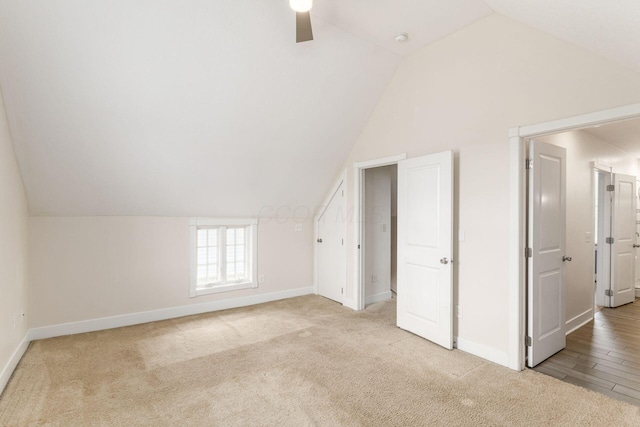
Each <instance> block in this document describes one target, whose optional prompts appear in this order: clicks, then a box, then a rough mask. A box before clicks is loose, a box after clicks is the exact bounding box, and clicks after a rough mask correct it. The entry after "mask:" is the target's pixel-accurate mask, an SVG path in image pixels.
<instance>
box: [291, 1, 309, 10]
mask: <svg viewBox="0 0 640 427" xmlns="http://www.w3.org/2000/svg"><path fill="white" fill-rule="evenodd" d="M289 6H291V9H293V10H295V11H296V12H309V11H310V10H311V7H312V6H313V0H289Z"/></svg>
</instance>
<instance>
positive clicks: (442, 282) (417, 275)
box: [354, 151, 454, 349]
mask: <svg viewBox="0 0 640 427" xmlns="http://www.w3.org/2000/svg"><path fill="white" fill-rule="evenodd" d="M388 165H397V171H398V172H397V249H396V257H397V326H398V327H400V328H402V329H405V330H407V331H409V332H412V333H414V334H416V335H418V336H420V337H423V338H426V339H428V340H429V341H432V342H434V343H436V344H438V345H441V346H442V347H445V348H447V349H451V348H453V265H452V263H453V259H452V254H453V168H454V166H453V152H452V151H446V152H442V153H436V154H431V155H426V156H421V157H415V158H412V159H406V155H404V154H403V155H400V156H395V157H389V158H385V159H378V160H373V161H370V162H363V163H356V164H354V169H355V193H356V194H355V202H356V203H355V218H356V228H355V237H356V243H357V248H356V252H355V261H356V263H355V264H356V265H355V269H354V270H355V281H354V282H355V298H354V299H355V305H356V307H355V309H356V310H362V309H364V308H365V306H366V302H367V301H366V295H367V293H366V289H367V286H366V284H367V282H368V281H369V280H371V278H372V277H367V274H368V271H369V267H367V255H366V254H365V252H366V243H365V240H366V237H367V235H370V234H371V232H370V231H368V230H367V229H368V227H367V224H368V223H369V221H367V220H366V216H365V213H366V196H367V194H368V193H367V190H366V180H367V176H366V173H367V170H369V169H373V168H378V167H382V166H388ZM381 170H382V169H381ZM371 176H375V173H374V174H373V175H371ZM383 181H387V182H388V180H383ZM384 197H385V199H386V196H384ZM388 210H389V208H388V207H386V206H385V211H388ZM373 226H374V227H376V228H377V229H378V230H381V229H382V226H381V224H375V223H374V224H373ZM385 239H386V237H385ZM383 259H384V261H383V262H384V263H385V264H387V261H388V259H387V257H385V258H383ZM385 275H386V273H385Z"/></svg>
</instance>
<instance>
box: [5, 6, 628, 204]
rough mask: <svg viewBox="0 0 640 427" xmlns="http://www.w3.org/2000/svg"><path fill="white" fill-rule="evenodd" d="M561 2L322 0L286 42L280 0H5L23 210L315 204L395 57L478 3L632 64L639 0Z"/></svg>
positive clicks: (458, 24)
mask: <svg viewBox="0 0 640 427" xmlns="http://www.w3.org/2000/svg"><path fill="white" fill-rule="evenodd" d="M534 3H535V5H534ZM561 3H562V4H558V2H550V1H548V0H541V1H539V2H528V1H524V0H490V1H489V0H488V1H487V2H486V3H485V2H484V1H482V0H450V1H446V2H443V1H441V0H315V5H314V9H313V10H312V22H313V29H314V35H315V40H314V41H313V42H308V43H302V44H295V43H294V34H295V30H294V25H295V19H294V13H293V12H292V11H291V9H290V8H289V6H288V1H287V0H265V1H258V0H216V1H211V0H182V1H177V0H139V1H133V2H132V1H124V0H113V1H108V2H104V1H96V0H30V1H16V0H0V88H1V89H2V92H3V96H4V101H5V106H6V110H7V116H8V119H9V124H10V129H11V133H12V139H13V143H14V147H15V151H16V156H17V158H18V163H19V166H20V170H21V174H22V177H23V181H24V183H25V187H26V192H27V198H28V200H29V205H30V209H31V213H32V214H34V215H177V216H183V215H184V216H190V215H211V216H254V215H257V214H258V213H260V212H261V210H262V212H273V211H275V210H276V209H278V208H281V209H280V212H281V213H283V214H285V213H287V212H290V211H291V210H293V209H295V208H296V207H297V206H306V207H314V206H316V205H317V204H319V203H320V201H321V200H322V198H323V196H324V194H325V192H326V191H327V189H328V188H329V186H330V184H331V182H332V180H333V179H334V178H335V177H336V175H337V173H338V171H339V168H340V167H341V165H342V163H343V162H344V159H345V157H346V155H347V153H348V151H349V149H350V148H351V146H352V144H353V143H354V142H355V140H356V139H357V137H358V135H359V133H360V130H361V129H362V127H363V126H364V124H365V122H366V120H367V119H368V117H369V115H370V113H371V111H372V110H373V108H374V107H375V105H376V103H377V101H378V99H379V97H380V95H381V94H382V92H383V90H384V88H385V87H386V85H387V83H388V82H389V80H390V79H391V77H392V75H393V73H394V71H395V68H396V66H397V65H398V63H399V62H400V60H401V57H402V55H404V54H407V53H409V52H412V51H414V50H415V49H418V48H420V47H422V46H424V45H426V44H429V43H431V42H433V41H435V40H437V39H439V38H441V37H443V36H445V35H447V34H450V33H453V32H455V31H457V30H459V29H460V28H462V27H464V26H466V25H468V24H470V23H472V22H474V21H475V20H478V19H481V18H482V17H485V16H487V15H489V14H491V13H493V11H492V9H491V8H490V7H489V6H488V5H490V6H491V7H492V8H494V9H495V10H497V11H498V12H500V13H503V14H506V15H508V16H511V17H513V18H515V19H518V20H521V21H522V22H524V23H526V24H528V25H531V26H534V27H538V28H542V29H543V30H546V31H549V32H551V33H552V34H556V35H558V36H559V37H562V38H565V39H567V40H570V41H572V42H574V43H577V44H581V45H584V46H587V47H588V48H590V49H592V50H596V51H604V50H606V51H607V52H606V54H607V55H609V56H610V55H614V56H616V57H617V58H618V59H619V60H620V61H623V62H625V63H627V64H630V65H631V66H635V67H637V68H638V69H640V59H639V58H640V57H638V56H637V55H636V52H637V51H638V50H637V47H638V46H637V43H638V41H639V40H640V35H638V33H637V31H640V30H638V27H637V26H636V27H634V26H633V25H630V22H638V18H639V16H638V13H637V12H638V11H637V5H636V2H630V1H628V0H625V1H622V2H620V4H622V5H623V6H624V8H626V10H625V11H623V12H621V13H615V14H614V15H615V16H613V15H612V16H611V17H609V16H608V15H606V16H605V15H601V11H602V9H605V10H608V9H607V6H605V5H604V2H597V1H595V0H594V1H588V2H578V1H577V0H565V1H563V2H561ZM487 4H488V5H487ZM538 5H546V6H547V9H545V8H543V7H542V6H540V7H538ZM569 6H571V7H573V8H574V10H573V11H572V10H570V7H569ZM618 9H620V6H619V5H618V4H616V10H618ZM576 10H578V11H579V12H576ZM633 14H635V15H633ZM560 18H562V19H568V20H569V21H570V22H568V23H563V24H562V25H560V24H558V26H559V28H556V27H554V23H556V21H557V20H558V19H560ZM594 20H595V21H594ZM617 24H619V25H617ZM549 27H553V28H549ZM616 28H618V29H620V31H619V32H616V30H615V29H616ZM594 29H595V30H594ZM596 30H597V31H596ZM398 32H406V33H408V34H409V40H408V41H407V42H405V43H404V44H398V43H396V42H395V41H394V40H393V37H394V35H395V34H397V33H398ZM599 32H601V34H602V35H603V38H604V40H605V41H604V42H603V41H602V40H600V39H599V34H600V33H599ZM587 33H588V34H587ZM629 35H632V36H634V37H635V38H633V39H632V40H629V39H628V36H629Z"/></svg>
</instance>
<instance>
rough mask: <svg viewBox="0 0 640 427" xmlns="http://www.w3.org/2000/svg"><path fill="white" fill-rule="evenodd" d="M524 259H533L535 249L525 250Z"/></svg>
mask: <svg viewBox="0 0 640 427" xmlns="http://www.w3.org/2000/svg"><path fill="white" fill-rule="evenodd" d="M524 257H525V258H531V257H533V249H531V248H524Z"/></svg>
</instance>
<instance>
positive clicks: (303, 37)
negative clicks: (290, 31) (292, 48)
mask: <svg viewBox="0 0 640 427" xmlns="http://www.w3.org/2000/svg"><path fill="white" fill-rule="evenodd" d="M309 40H313V31H311V15H309V12H296V43H300V42H307V41H309Z"/></svg>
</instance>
